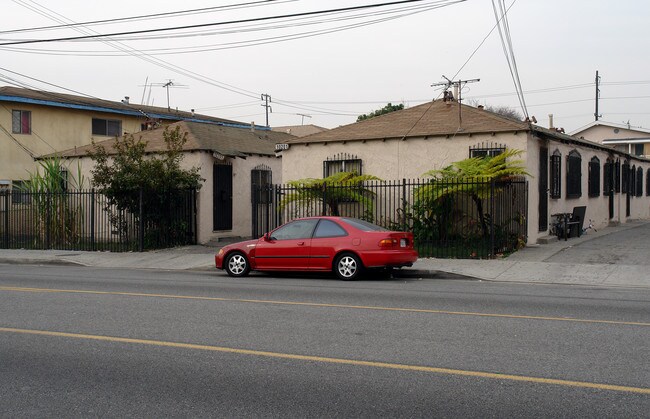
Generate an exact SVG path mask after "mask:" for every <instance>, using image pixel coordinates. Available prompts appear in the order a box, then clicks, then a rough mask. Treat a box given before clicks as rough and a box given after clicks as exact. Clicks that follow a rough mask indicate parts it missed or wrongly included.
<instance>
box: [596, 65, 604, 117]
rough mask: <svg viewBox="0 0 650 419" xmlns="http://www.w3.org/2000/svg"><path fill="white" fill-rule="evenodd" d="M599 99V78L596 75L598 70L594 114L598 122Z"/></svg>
mask: <svg viewBox="0 0 650 419" xmlns="http://www.w3.org/2000/svg"><path fill="white" fill-rule="evenodd" d="M599 98H600V76H599V75H598V70H596V112H594V118H596V119H595V120H596V121H598V118H600V117H601V116H602V115H600V114H598V99H599Z"/></svg>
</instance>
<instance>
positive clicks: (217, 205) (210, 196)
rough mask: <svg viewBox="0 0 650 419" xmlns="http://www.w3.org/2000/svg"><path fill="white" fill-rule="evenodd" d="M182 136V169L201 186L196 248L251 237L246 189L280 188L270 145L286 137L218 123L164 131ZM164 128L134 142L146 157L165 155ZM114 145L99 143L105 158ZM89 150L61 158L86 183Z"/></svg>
mask: <svg viewBox="0 0 650 419" xmlns="http://www.w3.org/2000/svg"><path fill="white" fill-rule="evenodd" d="M176 127H179V128H180V131H181V133H187V142H186V143H185V145H184V147H183V150H184V157H183V160H182V163H181V165H182V166H183V167H185V168H191V167H198V168H199V169H200V175H201V177H202V178H203V179H205V182H204V183H203V186H202V187H201V189H200V191H199V193H198V202H197V224H198V242H199V243H207V242H209V241H215V240H217V241H218V240H220V239H224V238H231V237H248V236H250V234H251V222H252V205H251V190H252V188H251V185H252V184H258V185H259V184H270V183H272V182H276V183H281V182H282V170H281V160H280V158H279V157H278V156H276V153H275V144H276V143H280V142H286V141H288V140H289V139H290V138H293V137H291V136H290V135H288V134H285V133H282V132H274V131H270V130H268V129H257V128H256V127H246V128H239V127H232V126H224V125H222V124H218V123H205V122H202V123H199V122H190V121H180V122H176V123H173V124H170V125H169V128H170V129H175V128H176ZM163 132H164V128H163V127H159V128H156V129H153V130H147V131H142V132H140V133H138V134H135V136H136V138H139V139H141V140H142V141H144V142H146V143H147V148H146V150H147V152H149V153H156V152H159V151H162V150H165V147H166V145H165V142H164V139H163ZM114 141H115V139H108V140H104V141H103V142H100V143H99V144H102V145H103V146H104V147H105V148H106V150H107V151H109V153H110V152H111V151H113V146H112V144H113V143H114ZM92 147H93V146H92V145H86V146H83V147H77V148H73V149H69V150H66V151H64V152H63V153H60V155H62V156H63V157H65V158H68V159H72V160H78V161H79V162H80V163H81V166H82V170H83V172H84V173H85V175H86V177H87V178H90V170H91V169H92V167H93V161H92V160H91V159H90V158H89V157H87V152H88V151H89V150H91V149H92Z"/></svg>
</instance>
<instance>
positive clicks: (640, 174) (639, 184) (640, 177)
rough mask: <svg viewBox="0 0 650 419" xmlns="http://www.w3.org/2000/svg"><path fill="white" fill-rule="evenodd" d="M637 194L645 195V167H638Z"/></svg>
mask: <svg viewBox="0 0 650 419" xmlns="http://www.w3.org/2000/svg"><path fill="white" fill-rule="evenodd" d="M636 196H643V168H641V167H637V169H636Z"/></svg>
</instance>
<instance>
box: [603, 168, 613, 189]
mask: <svg viewBox="0 0 650 419" xmlns="http://www.w3.org/2000/svg"><path fill="white" fill-rule="evenodd" d="M613 170H614V163H613V162H612V161H611V160H610V159H607V162H606V163H605V165H604V166H603V194H604V195H605V196H609V190H610V189H611V188H612V186H613V175H614V171H613Z"/></svg>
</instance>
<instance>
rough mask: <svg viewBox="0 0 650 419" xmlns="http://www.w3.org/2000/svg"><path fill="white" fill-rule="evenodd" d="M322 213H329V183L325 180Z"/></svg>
mask: <svg viewBox="0 0 650 419" xmlns="http://www.w3.org/2000/svg"><path fill="white" fill-rule="evenodd" d="M322 215H327V184H326V183H325V182H323V213H322Z"/></svg>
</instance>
